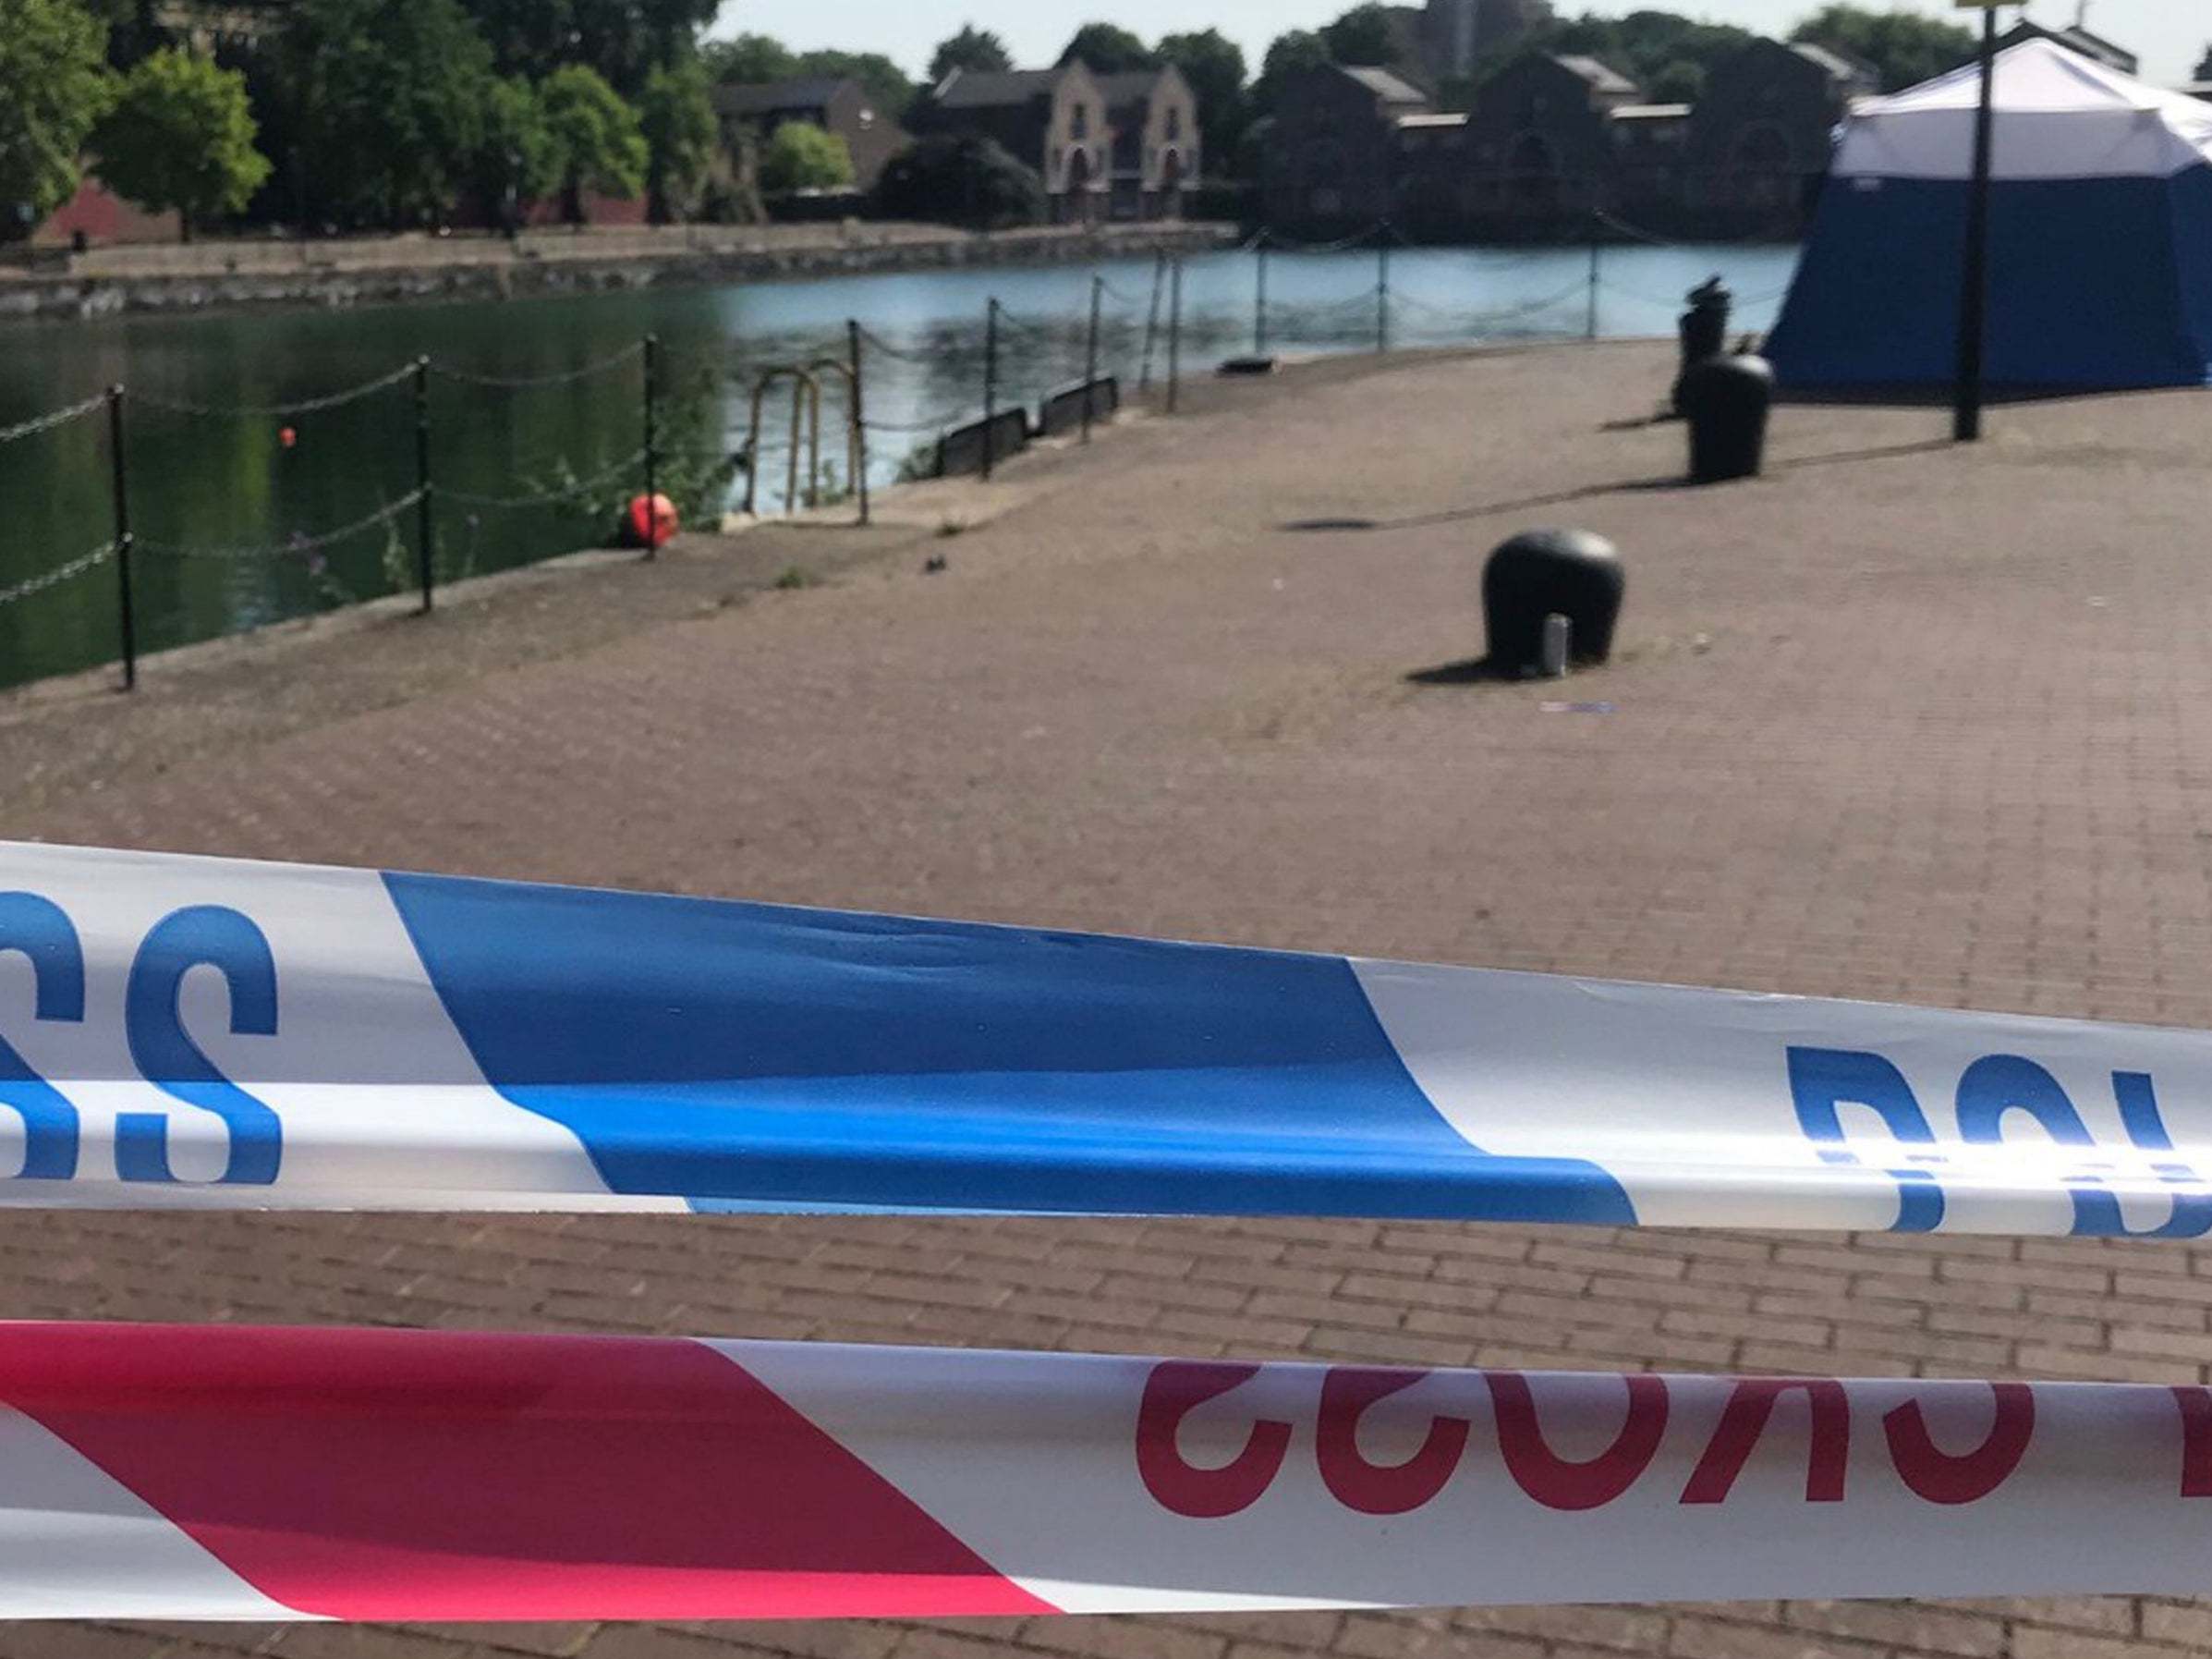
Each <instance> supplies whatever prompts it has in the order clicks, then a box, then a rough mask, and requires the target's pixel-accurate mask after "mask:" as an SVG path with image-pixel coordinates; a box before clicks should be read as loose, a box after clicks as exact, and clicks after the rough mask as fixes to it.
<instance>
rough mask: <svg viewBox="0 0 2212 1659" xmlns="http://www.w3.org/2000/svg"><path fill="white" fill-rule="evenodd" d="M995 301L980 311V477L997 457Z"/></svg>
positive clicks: (997, 310) (997, 363) (996, 330)
mask: <svg viewBox="0 0 2212 1659" xmlns="http://www.w3.org/2000/svg"><path fill="white" fill-rule="evenodd" d="M998 417H999V301H998V297H997V296H996V295H995V294H994V295H993V296H992V297H991V302H990V303H989V304H987V305H986V306H985V307H984V308H983V476H984V477H985V478H989V477H990V476H991V468H992V467H993V466H994V465H995V464H996V463H997V461H998V458H999V456H998V449H999V419H998Z"/></svg>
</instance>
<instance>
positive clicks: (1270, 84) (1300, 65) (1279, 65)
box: [1252, 29, 1333, 116]
mask: <svg viewBox="0 0 2212 1659" xmlns="http://www.w3.org/2000/svg"><path fill="white" fill-rule="evenodd" d="M1331 61H1333V60H1332V59H1331V57H1330V55H1329V43H1327V42H1326V41H1324V40H1323V39H1322V38H1321V37H1320V36H1319V34H1317V33H1315V32H1314V31H1313V30H1310V29H1292V30H1285V31H1284V32H1283V33H1282V34H1279V35H1277V36H1276V37H1275V38H1274V39H1273V40H1271V41H1270V42H1269V43H1268V51H1267V55H1266V56H1265V57H1264V58H1262V59H1261V60H1260V64H1259V79H1258V80H1256V81H1254V82H1253V83H1252V107H1253V109H1254V110H1255V111H1256V112H1257V113H1258V114H1259V115H1262V116H1266V115H1271V114H1272V113H1274V108H1275V101H1276V99H1277V98H1279V97H1280V96H1281V95H1282V85H1283V83H1284V82H1285V81H1286V80H1288V79H1290V78H1291V77H1292V76H1294V75H1295V74H1297V73H1298V72H1299V71H1300V70H1302V69H1311V68H1314V67H1318V66H1319V65H1321V64H1325V63H1330V62H1331Z"/></svg>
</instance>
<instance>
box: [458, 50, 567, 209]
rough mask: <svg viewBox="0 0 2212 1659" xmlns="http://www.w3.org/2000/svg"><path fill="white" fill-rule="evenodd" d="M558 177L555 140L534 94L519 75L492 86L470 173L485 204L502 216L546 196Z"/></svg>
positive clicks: (534, 90) (554, 187)
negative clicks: (480, 142) (479, 144)
mask: <svg viewBox="0 0 2212 1659" xmlns="http://www.w3.org/2000/svg"><path fill="white" fill-rule="evenodd" d="M561 175H562V166H561V145H560V141H559V140H557V139H556V138H555V137H554V136H553V127H552V124H551V123H550V122H548V121H547V120H546V118H545V104H544V102H543V101H542V100H541V98H540V97H539V96H538V89H537V88H536V87H534V86H532V85H531V84H530V83H529V81H528V80H525V79H523V78H522V77H521V76H519V75H510V76H508V77H507V78H506V79H504V80H498V81H494V82H493V83H492V96H491V98H490V100H489V101H488V102H487V103H486V104H485V105H484V141H483V147H482V148H481V149H480V151H479V152H477V165H476V166H475V168H474V169H473V170H472V174H471V179H472V182H473V183H474V185H475V187H476V189H477V192H478V195H479V196H480V198H481V200H482V201H483V203H484V205H485V206H486V207H487V208H489V209H491V210H492V211H494V212H497V213H503V214H504V213H507V212H509V211H510V210H511V209H513V208H517V207H519V206H520V205H521V204H522V203H523V202H526V201H538V200H540V199H541V198H543V197H545V196H550V195H551V194H552V193H553V191H554V190H555V189H558V188H559V186H560V183H561ZM510 199H511V200H510Z"/></svg>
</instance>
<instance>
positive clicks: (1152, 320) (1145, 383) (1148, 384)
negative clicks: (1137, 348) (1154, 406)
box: [1136, 248, 1168, 396]
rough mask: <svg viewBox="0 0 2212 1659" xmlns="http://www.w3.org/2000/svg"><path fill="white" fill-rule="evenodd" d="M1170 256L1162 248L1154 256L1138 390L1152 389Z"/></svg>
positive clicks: (1138, 373)
mask: <svg viewBox="0 0 2212 1659" xmlns="http://www.w3.org/2000/svg"><path fill="white" fill-rule="evenodd" d="M1167 268H1168V256H1167V250H1166V249H1164V248H1162V249H1161V250H1158V251H1157V252H1155V253H1154V254H1153V255H1152V299H1151V303H1150V305H1149V306H1148V307H1147V308H1146V311H1145V353H1144V358H1143V360H1142V361H1141V362H1139V363H1138V365H1137V370H1136V390H1137V392H1138V394H1139V395H1140V396H1141V395H1142V394H1144V393H1146V392H1149V391H1150V390H1151V389H1152V347H1153V345H1154V343H1155V342H1156V341H1157V340H1158V339H1159V338H1160V290H1161V287H1162V286H1163V285H1164V284H1165V283H1166V281H1167Z"/></svg>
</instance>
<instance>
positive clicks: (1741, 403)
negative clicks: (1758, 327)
mask: <svg viewBox="0 0 2212 1659" xmlns="http://www.w3.org/2000/svg"><path fill="white" fill-rule="evenodd" d="M1773 407H1774V368H1773V365H1771V364H1770V363H1768V361H1767V360H1766V359H1765V358H1763V357H1717V358H1714V359H1712V360H1710V361H1708V362H1703V363H1699V364H1698V365H1697V366H1696V367H1695V368H1694V369H1692V370H1691V371H1690V372H1689V376H1688V378H1687V379H1686V380H1684V381H1683V388H1682V412H1683V414H1684V415H1685V416H1687V417H1688V419H1689V422H1690V482H1692V483H1695V484H1714V483H1720V482H1725V481H1726V480H1728V479H1732V478H1756V477H1757V476H1758V473H1759V469H1760V467H1761V466H1762V465H1763V464H1764V463H1765V461H1766V457H1767V417H1768V413H1769V412H1770V411H1771V410H1772V409H1773Z"/></svg>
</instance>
